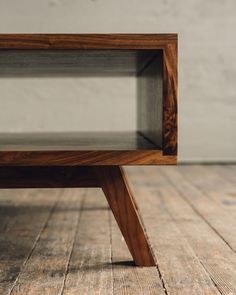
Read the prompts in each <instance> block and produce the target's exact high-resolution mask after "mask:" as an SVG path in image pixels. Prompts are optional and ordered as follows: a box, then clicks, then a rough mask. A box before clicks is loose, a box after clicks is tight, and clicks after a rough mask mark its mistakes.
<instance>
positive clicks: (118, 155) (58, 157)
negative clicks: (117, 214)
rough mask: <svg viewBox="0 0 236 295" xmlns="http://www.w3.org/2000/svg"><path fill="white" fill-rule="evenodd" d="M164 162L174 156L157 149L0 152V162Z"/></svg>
mask: <svg viewBox="0 0 236 295" xmlns="http://www.w3.org/2000/svg"><path fill="white" fill-rule="evenodd" d="M157 164H158V165H168V164H176V156H163V153H162V151H159V150H131V151H126V150H121V151H103V150H102V151H91V150H90V151H78V150H76V151H9V152H7V151H6V152H0V166H78V165H88V166H94V165H95V166H96V165H157Z"/></svg>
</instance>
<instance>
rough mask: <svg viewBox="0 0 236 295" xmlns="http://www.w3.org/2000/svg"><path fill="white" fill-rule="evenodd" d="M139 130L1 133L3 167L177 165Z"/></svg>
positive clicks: (173, 158)
mask: <svg viewBox="0 0 236 295" xmlns="http://www.w3.org/2000/svg"><path fill="white" fill-rule="evenodd" d="M175 163H176V157H175V156H167V155H163V151H162V150H161V149H160V148H159V147H158V146H156V145H155V144H153V143H152V142H150V141H148V140H147V139H146V138H145V137H143V136H142V135H141V134H139V133H137V132H113V133H107V132H98V133H97V132H96V133H87V132H86V133H83V132H82V133H25V134H19V133H7V134H0V166H96V165H156V164H175Z"/></svg>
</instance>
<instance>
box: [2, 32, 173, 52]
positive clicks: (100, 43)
mask: <svg viewBox="0 0 236 295" xmlns="http://www.w3.org/2000/svg"><path fill="white" fill-rule="evenodd" d="M176 41H177V35H176V34H0V49H163V48H164V47H165V46H166V45H168V44H172V43H174V44H175V43H176Z"/></svg>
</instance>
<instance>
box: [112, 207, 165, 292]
mask: <svg viewBox="0 0 236 295" xmlns="http://www.w3.org/2000/svg"><path fill="white" fill-rule="evenodd" d="M110 214H112V213H110ZM111 232H112V264H113V284H114V294H116V295H119V294H122V295H141V294H145V295H146V294H147V295H149V294H150V295H151V294H153V295H154V294H160V295H164V294H165V290H164V288H163V285H162V282H161V280H160V278H159V275H158V271H157V268H156V267H155V266H153V267H135V265H134V262H133V259H132V257H131V254H130V253H129V250H128V248H127V245H126V243H125V240H124V238H123V237H122V235H121V233H120V230H119V228H118V226H117V224H116V221H115V219H114V217H113V215H111ZM134 234H135V233H134Z"/></svg>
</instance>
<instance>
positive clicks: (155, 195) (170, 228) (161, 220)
mask: <svg viewBox="0 0 236 295" xmlns="http://www.w3.org/2000/svg"><path fill="white" fill-rule="evenodd" d="M151 171H152V172H151V173H149V168H143V169H140V168H139V169H137V170H136V171H134V169H130V179H131V180H132V182H133V184H134V187H135V195H136V197H137V201H138V204H139V207H140V211H141V215H142V216H143V219H144V221H145V225H146V228H147V232H148V235H149V238H150V242H151V245H152V246H153V249H154V253H155V255H156V257H157V261H158V267H159V269H160V273H161V275H162V278H163V280H164V285H165V287H166V290H167V293H168V294H179V295H184V294H186V295H188V294H220V293H219V291H218V290H217V288H216V287H215V286H214V284H213V283H212V281H211V279H210V277H209V275H208V274H207V272H206V271H205V269H204V268H203V266H202V265H201V263H200V261H199V259H198V258H197V256H196V254H195V253H194V251H193V249H192V248H191V246H190V245H189V243H188V241H187V240H186V238H185V235H184V234H183V232H182V231H181V230H180V229H179V228H178V227H177V225H176V224H175V221H174V220H173V218H172V216H171V214H170V213H169V211H168V210H169V209H168V207H169V206H170V203H171V200H170V199H169V198H170V195H169V193H168V190H166V184H165V183H164V182H163V180H162V179H161V177H156V174H155V173H153V171H154V172H157V173H158V169H155V170H153V168H151ZM131 172H132V173H131ZM150 174H151V175H152V176H150ZM182 202H183V201H182Z"/></svg>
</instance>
